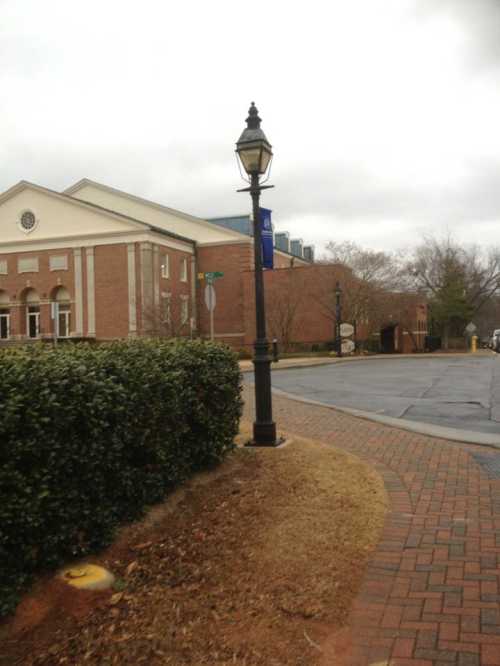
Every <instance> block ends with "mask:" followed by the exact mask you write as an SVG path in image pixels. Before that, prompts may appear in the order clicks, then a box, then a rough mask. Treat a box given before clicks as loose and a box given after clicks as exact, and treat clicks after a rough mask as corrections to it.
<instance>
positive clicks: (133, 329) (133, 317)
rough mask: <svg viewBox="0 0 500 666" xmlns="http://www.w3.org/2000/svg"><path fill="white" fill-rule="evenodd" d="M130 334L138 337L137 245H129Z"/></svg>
mask: <svg viewBox="0 0 500 666" xmlns="http://www.w3.org/2000/svg"><path fill="white" fill-rule="evenodd" d="M127 251H128V333H129V335H130V336H131V337H134V336H136V335H137V298H136V277H135V244H134V243H128V245H127Z"/></svg>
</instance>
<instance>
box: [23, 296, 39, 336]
mask: <svg viewBox="0 0 500 666" xmlns="http://www.w3.org/2000/svg"><path fill="white" fill-rule="evenodd" d="M22 300H23V304H24V306H25V308H26V335H27V337H28V338H30V339H32V340H35V339H36V338H39V337H40V298H39V296H38V294H37V292H36V291H35V290H34V289H28V290H27V291H26V292H25V293H24V297H23V299H22Z"/></svg>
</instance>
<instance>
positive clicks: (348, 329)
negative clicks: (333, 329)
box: [340, 324, 354, 338]
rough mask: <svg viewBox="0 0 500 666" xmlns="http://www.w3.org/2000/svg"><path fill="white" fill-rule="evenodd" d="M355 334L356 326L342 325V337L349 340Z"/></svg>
mask: <svg viewBox="0 0 500 666" xmlns="http://www.w3.org/2000/svg"><path fill="white" fill-rule="evenodd" d="M353 333H354V326H353V325H352V324H340V335H341V336H342V337H343V338H348V337H349V336H350V335H352V334H353Z"/></svg>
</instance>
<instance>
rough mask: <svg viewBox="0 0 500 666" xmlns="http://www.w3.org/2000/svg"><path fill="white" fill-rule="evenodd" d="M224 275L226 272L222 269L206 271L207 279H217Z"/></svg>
mask: <svg viewBox="0 0 500 666" xmlns="http://www.w3.org/2000/svg"><path fill="white" fill-rule="evenodd" d="M221 277H224V273H221V272H220V271H211V272H210V273H205V279H206V280H216V279H217V278H221Z"/></svg>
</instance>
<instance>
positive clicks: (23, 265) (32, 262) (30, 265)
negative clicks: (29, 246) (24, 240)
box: [17, 257, 38, 273]
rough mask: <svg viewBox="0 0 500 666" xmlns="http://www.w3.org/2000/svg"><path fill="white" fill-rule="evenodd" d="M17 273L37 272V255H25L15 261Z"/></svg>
mask: <svg viewBox="0 0 500 666" xmlns="http://www.w3.org/2000/svg"><path fill="white" fill-rule="evenodd" d="M17 272H18V273H38V257H25V258H24V259H18V261H17Z"/></svg>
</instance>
